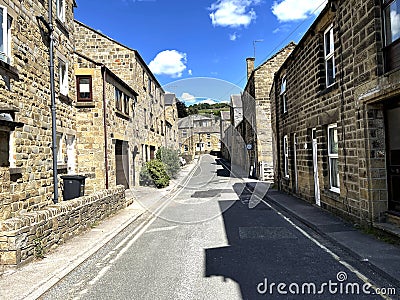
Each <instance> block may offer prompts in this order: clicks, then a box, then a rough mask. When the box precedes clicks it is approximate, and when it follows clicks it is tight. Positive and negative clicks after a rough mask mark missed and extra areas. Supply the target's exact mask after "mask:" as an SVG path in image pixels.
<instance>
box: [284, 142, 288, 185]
mask: <svg viewBox="0 0 400 300" xmlns="http://www.w3.org/2000/svg"><path fill="white" fill-rule="evenodd" d="M283 158H284V175H285V178H289V145H288V136H287V135H285V136H283Z"/></svg>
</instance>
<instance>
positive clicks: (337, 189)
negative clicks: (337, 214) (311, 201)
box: [329, 187, 340, 195]
mask: <svg viewBox="0 0 400 300" xmlns="http://www.w3.org/2000/svg"><path fill="white" fill-rule="evenodd" d="M329 191H330V192H332V193H335V194H339V195H340V189H339V188H334V187H332V188H330V189H329Z"/></svg>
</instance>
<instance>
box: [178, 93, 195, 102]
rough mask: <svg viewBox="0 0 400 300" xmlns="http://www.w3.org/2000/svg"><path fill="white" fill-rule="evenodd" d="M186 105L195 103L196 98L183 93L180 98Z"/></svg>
mask: <svg viewBox="0 0 400 300" xmlns="http://www.w3.org/2000/svg"><path fill="white" fill-rule="evenodd" d="M179 98H180V100H182V101H183V102H185V103H195V102H196V97H195V96H193V95H191V94H189V93H182V96H180V97H179Z"/></svg>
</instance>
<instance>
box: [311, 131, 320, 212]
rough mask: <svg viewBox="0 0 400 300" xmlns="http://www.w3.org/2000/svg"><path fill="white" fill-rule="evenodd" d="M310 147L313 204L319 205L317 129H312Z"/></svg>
mask: <svg viewBox="0 0 400 300" xmlns="http://www.w3.org/2000/svg"><path fill="white" fill-rule="evenodd" d="M312 146H313V147H312V148H313V169H314V196H315V204H317V205H318V206H321V197H320V192H319V178H318V156H317V153H318V152H317V150H318V147H317V129H315V128H313V129H312Z"/></svg>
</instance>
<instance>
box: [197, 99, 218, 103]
mask: <svg viewBox="0 0 400 300" xmlns="http://www.w3.org/2000/svg"><path fill="white" fill-rule="evenodd" d="M200 103H206V104H215V103H217V102H215V101H214V100H211V99H206V100H203V101H201V102H200Z"/></svg>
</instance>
